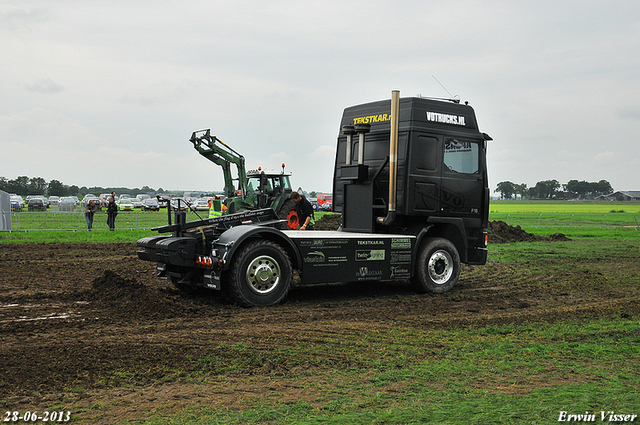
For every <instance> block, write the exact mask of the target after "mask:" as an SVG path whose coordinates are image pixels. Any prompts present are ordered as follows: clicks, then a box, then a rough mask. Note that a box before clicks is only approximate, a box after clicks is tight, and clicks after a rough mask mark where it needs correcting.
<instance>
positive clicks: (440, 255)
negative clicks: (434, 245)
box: [427, 250, 453, 285]
mask: <svg viewBox="0 0 640 425" xmlns="http://www.w3.org/2000/svg"><path fill="white" fill-rule="evenodd" d="M427 270H429V277H430V278H431V280H432V281H433V282H434V283H435V284H436V285H444V284H445V283H447V282H448V281H449V279H451V276H452V275H453V259H452V258H451V254H449V253H448V252H447V251H444V250H439V251H436V252H434V253H433V254H432V255H431V257H430V258H429V264H428V265H427Z"/></svg>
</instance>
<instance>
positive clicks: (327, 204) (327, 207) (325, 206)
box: [318, 201, 333, 211]
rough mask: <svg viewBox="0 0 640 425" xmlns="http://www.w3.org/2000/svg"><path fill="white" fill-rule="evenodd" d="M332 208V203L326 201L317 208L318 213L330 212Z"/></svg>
mask: <svg viewBox="0 0 640 425" xmlns="http://www.w3.org/2000/svg"><path fill="white" fill-rule="evenodd" d="M332 206H333V202H332V201H327V202H325V203H324V204H322V205H320V206H319V207H318V210H319V211H331V207H332Z"/></svg>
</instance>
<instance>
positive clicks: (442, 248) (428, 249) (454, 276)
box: [411, 238, 460, 294]
mask: <svg viewBox="0 0 640 425" xmlns="http://www.w3.org/2000/svg"><path fill="white" fill-rule="evenodd" d="M459 277H460V255H459V254H458V250H457V249H456V247H455V246H454V245H453V244H452V243H451V242H449V241H448V240H447V239H443V238H427V239H426V240H425V241H424V242H423V243H422V246H421V247H420V251H419V252H418V257H417V258H416V270H415V272H414V276H413V278H412V279H411V283H412V284H413V287H414V289H415V290H416V291H417V292H419V293H422V294H423V293H426V292H432V293H437V294H441V293H444V292H448V291H450V290H451V289H452V288H453V287H454V285H455V284H456V282H457V281H458V278H459Z"/></svg>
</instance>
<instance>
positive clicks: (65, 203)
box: [58, 196, 78, 211]
mask: <svg viewBox="0 0 640 425" xmlns="http://www.w3.org/2000/svg"><path fill="white" fill-rule="evenodd" d="M77 200H78V198H76V197H74V196H65V197H64V198H61V199H60V201H58V209H59V210H60V211H75V210H76V207H77V206H78V203H77V202H76V201H77Z"/></svg>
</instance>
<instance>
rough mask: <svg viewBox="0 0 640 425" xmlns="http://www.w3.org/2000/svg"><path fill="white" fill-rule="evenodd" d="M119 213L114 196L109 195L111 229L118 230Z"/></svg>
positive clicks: (108, 213) (108, 217)
mask: <svg viewBox="0 0 640 425" xmlns="http://www.w3.org/2000/svg"><path fill="white" fill-rule="evenodd" d="M117 215H118V205H117V204H116V201H115V200H114V199H113V196H109V205H108V206H107V225H109V230H116V216H117Z"/></svg>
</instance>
